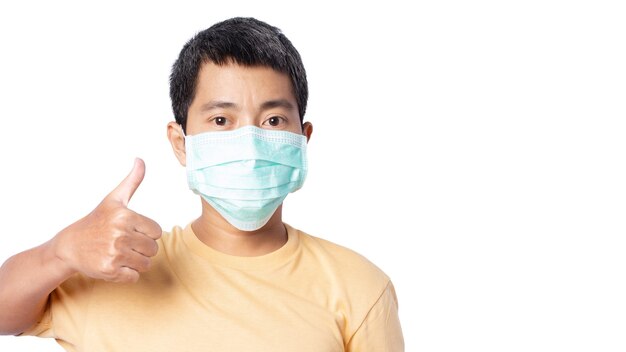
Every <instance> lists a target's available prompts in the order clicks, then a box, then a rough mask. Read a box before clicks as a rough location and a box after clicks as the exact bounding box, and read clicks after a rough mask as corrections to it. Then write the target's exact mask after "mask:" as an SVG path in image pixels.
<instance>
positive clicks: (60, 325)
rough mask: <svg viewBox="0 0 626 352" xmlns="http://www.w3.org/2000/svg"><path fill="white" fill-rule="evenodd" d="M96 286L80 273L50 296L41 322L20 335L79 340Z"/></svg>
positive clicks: (91, 280)
mask: <svg viewBox="0 0 626 352" xmlns="http://www.w3.org/2000/svg"><path fill="white" fill-rule="evenodd" d="M93 283H94V280H93V279H89V278H87V277H85V276H83V275H81V274H75V275H74V276H72V277H70V278H69V279H67V280H66V281H65V282H63V283H62V284H61V285H60V286H59V287H57V288H56V289H55V290H54V291H52V293H50V295H49V296H48V302H47V303H46V308H45V312H44V314H43V316H42V318H41V320H40V321H39V322H37V323H36V324H34V325H33V326H31V327H30V328H28V329H26V331H24V332H23V333H21V334H20V336H38V337H51V338H55V339H57V340H62V341H72V342H73V341H77V340H78V339H80V337H81V334H82V330H83V327H84V321H85V315H86V308H87V304H88V302H89V297H90V294H91V290H92V288H93Z"/></svg>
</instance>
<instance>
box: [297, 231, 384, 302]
mask: <svg viewBox="0 0 626 352" xmlns="http://www.w3.org/2000/svg"><path fill="white" fill-rule="evenodd" d="M296 231H298V232H299V237H300V242H301V246H302V250H303V251H306V252H309V253H310V254H312V255H314V256H315V257H316V258H317V259H318V260H319V261H320V262H324V263H327V264H330V265H332V266H333V267H334V268H335V270H336V271H337V272H338V273H340V274H341V275H344V276H348V277H353V278H358V281H359V282H360V283H361V284H365V285H374V286H380V289H381V290H382V289H384V287H385V286H386V285H387V283H388V282H389V277H388V276H387V275H386V274H385V273H384V272H383V271H382V270H381V269H380V268H379V267H378V266H376V265H375V264H374V263H372V262H371V261H370V260H369V259H367V258H366V257H364V256H363V255H361V254H360V253H357V252H355V251H354V250H352V249H350V248H347V247H344V246H342V245H339V244H336V243H334V242H331V241H329V240H326V239H324V238H321V237H316V236H313V235H310V234H308V233H306V232H303V231H300V230H296Z"/></svg>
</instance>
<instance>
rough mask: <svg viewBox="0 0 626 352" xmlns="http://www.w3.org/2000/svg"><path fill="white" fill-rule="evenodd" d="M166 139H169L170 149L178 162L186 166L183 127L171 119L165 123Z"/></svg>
mask: <svg viewBox="0 0 626 352" xmlns="http://www.w3.org/2000/svg"><path fill="white" fill-rule="evenodd" d="M167 139H169V140H170V144H171V145H172V150H174V155H175V156H176V159H178V162H179V163H180V164H181V165H182V166H186V165H187V154H186V153H185V135H184V134H183V128H182V127H181V126H180V125H179V124H178V123H176V122H175V121H171V122H169V123H168V124H167Z"/></svg>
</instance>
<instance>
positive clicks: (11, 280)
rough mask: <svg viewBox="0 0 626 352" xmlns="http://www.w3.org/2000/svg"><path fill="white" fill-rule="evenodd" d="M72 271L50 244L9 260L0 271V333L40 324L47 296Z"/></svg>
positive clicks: (20, 330) (17, 330)
mask: <svg viewBox="0 0 626 352" xmlns="http://www.w3.org/2000/svg"><path fill="white" fill-rule="evenodd" d="M74 272H75V271H74V270H72V269H71V268H69V267H68V266H67V265H65V263H63V261H61V260H60V259H59V258H58V257H56V256H55V254H54V249H53V242H52V241H50V242H46V243H44V244H42V245H41V246H38V247H35V248H33V249H29V250H27V251H24V252H22V253H19V254H16V255H14V256H13V257H11V258H9V259H8V260H7V261H6V262H5V263H4V264H3V265H2V267H1V268H0V334H1V335H9V334H12V335H16V334H19V333H21V332H22V331H24V330H26V329H27V328H28V327H30V326H32V325H33V324H35V323H36V322H37V321H39V319H40V318H41V316H42V315H43V313H44V308H45V305H46V301H47V300H48V295H49V294H50V293H51V292H52V291H53V290H54V289H55V288H56V287H57V286H59V285H60V284H61V283H62V282H63V281H65V280H66V279H67V278H69V277H70V276H71V275H72V274H74Z"/></svg>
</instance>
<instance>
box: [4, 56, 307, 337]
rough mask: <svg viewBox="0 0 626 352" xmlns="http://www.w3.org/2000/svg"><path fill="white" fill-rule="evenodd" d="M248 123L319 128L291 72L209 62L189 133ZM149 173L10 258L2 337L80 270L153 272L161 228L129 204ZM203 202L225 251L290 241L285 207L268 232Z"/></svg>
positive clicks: (113, 275) (114, 274)
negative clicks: (298, 96)
mask: <svg viewBox="0 0 626 352" xmlns="http://www.w3.org/2000/svg"><path fill="white" fill-rule="evenodd" d="M216 102H220V103H219V104H216ZM225 102H227V103H229V104H224V103H225ZM268 102H269V103H268ZM245 125H254V126H258V127H261V128H267V129H279V130H284V131H290V132H294V133H298V134H303V135H305V136H306V137H307V140H308V139H309V138H310V137H311V134H312V132H313V126H312V125H311V124H310V123H308V122H307V123H305V124H304V125H301V124H300V118H299V115H298V110H297V103H296V100H295V97H294V95H293V90H292V87H291V81H290V79H289V77H288V76H287V75H285V74H282V73H279V72H276V71H274V70H272V69H270V68H265V67H244V66H240V65H236V64H232V63H231V64H227V65H224V66H216V65H214V64H212V63H206V64H203V66H202V68H201V70H200V73H199V76H198V86H197V91H196V96H195V97H194V100H193V102H192V104H191V106H190V108H189V113H188V117H187V126H186V127H187V129H186V130H187V133H188V134H189V135H193V134H196V133H201V132H207V131H221V130H231V129H236V128H239V127H242V126H245ZM167 136H168V139H169V141H170V143H171V144H172V148H173V150H174V154H175V156H176V158H177V159H178V161H179V162H180V164H181V165H183V166H185V144H184V143H185V140H184V135H183V132H182V129H181V127H180V126H179V125H178V124H176V123H175V122H170V123H168V125H167ZM144 175H145V164H144V162H143V160H141V159H136V160H135V164H134V165H133V169H132V170H131V172H130V174H129V175H128V176H127V177H126V178H125V179H124V180H122V182H121V183H120V184H119V185H118V186H117V187H116V188H115V189H114V190H112V191H111V193H109V194H108V195H107V196H106V197H105V198H104V199H103V200H102V202H100V204H99V205H98V206H97V207H96V208H95V209H94V210H93V211H92V212H90V213H89V214H87V215H86V216H85V217H83V218H82V219H80V220H78V221H76V222H75V223H73V224H71V225H69V226H68V227H66V228H65V229H63V230H61V231H60V232H59V233H58V234H56V235H55V236H54V237H53V238H52V239H51V240H49V241H48V242H46V243H44V244H42V245H40V246H37V247H35V248H32V249H29V250H27V251H24V252H21V253H18V254H16V255H14V256H12V257H11V258H9V259H7V261H6V262H5V263H4V264H3V265H2V267H0V334H2V335H10V334H12V335H15V334H19V333H21V332H23V331H25V330H26V329H27V328H29V327H31V326H32V325H33V324H35V323H36V322H37V321H39V319H40V318H41V316H42V314H43V312H44V309H45V304H46V302H47V300H48V297H49V295H50V293H51V292H52V291H53V290H54V289H55V288H56V287H58V286H59V285H60V284H61V283H62V282H63V281H65V280H67V279H68V278H69V277H71V276H72V275H74V274H76V273H82V274H84V275H86V276H88V277H91V278H94V279H98V280H106V281H112V282H118V283H120V284H132V283H134V282H137V280H139V277H140V274H141V273H142V272H146V271H148V270H149V269H150V263H151V257H153V256H155V255H156V254H157V251H158V245H157V240H158V239H159V238H160V237H161V233H162V230H161V227H160V226H159V225H158V224H157V223H156V222H155V221H154V220H152V219H150V218H148V217H146V216H143V215H141V214H138V213H136V212H134V211H132V210H131V209H129V208H128V203H129V201H130V199H131V198H132V196H133V194H134V193H135V191H136V190H137V188H138V187H139V185H140V184H141V182H142V181H143V178H144ZM200 199H201V201H202V213H201V215H200V217H198V218H197V219H196V220H195V221H193V223H192V229H193V230H194V232H195V233H196V235H197V236H198V238H199V239H200V240H201V241H202V242H203V243H205V244H206V245H208V246H211V247H213V248H214V249H216V250H218V251H221V252H224V253H227V254H231V255H237V256H257V255H263V254H267V253H270V252H272V251H275V250H276V249H278V248H280V247H281V246H283V245H284V244H285V242H286V241H287V233H286V229H285V227H284V225H283V223H282V218H281V215H282V212H281V210H282V206H281V207H279V208H278V210H277V211H276V212H275V213H274V215H273V216H272V218H271V219H270V220H269V221H268V223H267V224H266V225H265V226H263V227H262V228H261V229H259V230H256V231H251V232H246V231H240V230H238V229H237V228H235V227H233V226H232V225H230V224H229V223H228V222H227V221H226V220H225V219H224V218H222V217H221V215H219V213H217V212H216V211H215V210H214V209H213V208H212V207H211V206H209V205H208V204H207V203H206V202H205V201H204V200H202V198H200Z"/></svg>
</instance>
